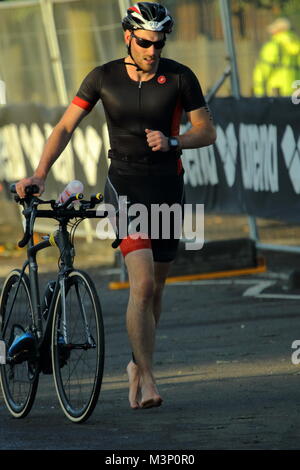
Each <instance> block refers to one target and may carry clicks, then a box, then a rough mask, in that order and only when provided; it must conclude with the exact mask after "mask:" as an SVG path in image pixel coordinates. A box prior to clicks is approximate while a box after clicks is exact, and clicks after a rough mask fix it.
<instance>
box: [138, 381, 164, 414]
mask: <svg viewBox="0 0 300 470" xmlns="http://www.w3.org/2000/svg"><path fill="white" fill-rule="evenodd" d="M141 391H142V399H141V401H140V407H141V408H153V407H155V406H160V405H161V404H162V402H163V400H162V398H161V396H160V395H159V393H158V390H157V388H156V385H155V384H154V383H149V384H147V385H146V384H144V385H143V386H141Z"/></svg>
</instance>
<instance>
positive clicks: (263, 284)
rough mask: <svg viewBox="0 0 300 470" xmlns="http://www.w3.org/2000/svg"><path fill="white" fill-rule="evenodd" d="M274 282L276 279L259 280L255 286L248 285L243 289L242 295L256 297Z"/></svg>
mask: <svg viewBox="0 0 300 470" xmlns="http://www.w3.org/2000/svg"><path fill="white" fill-rule="evenodd" d="M274 284H276V281H260V282H259V283H258V284H256V285H255V286H252V287H249V288H248V289H247V290H245V292H244V293H243V296H244V297H257V296H259V294H260V293H261V292H262V291H263V290H265V289H267V288H268V287H270V286H273V285H274Z"/></svg>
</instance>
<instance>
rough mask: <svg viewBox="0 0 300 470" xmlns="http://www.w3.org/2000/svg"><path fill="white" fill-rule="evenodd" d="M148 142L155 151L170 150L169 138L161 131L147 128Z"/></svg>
mask: <svg viewBox="0 0 300 470" xmlns="http://www.w3.org/2000/svg"><path fill="white" fill-rule="evenodd" d="M145 132H146V137H147V142H148V145H149V147H151V148H152V151H153V152H157V151H160V152H168V151H169V150H170V147H169V142H168V138H167V137H166V136H165V135H164V134H163V133H162V132H160V131H153V130H151V129H145Z"/></svg>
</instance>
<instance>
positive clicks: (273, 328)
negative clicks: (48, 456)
mask: <svg viewBox="0 0 300 470" xmlns="http://www.w3.org/2000/svg"><path fill="white" fill-rule="evenodd" d="M283 260H285V261H286V262H285V263H284V262H283V263H282V262H278V263H277V264H276V263H275V262H274V258H273V257H272V261H273V265H272V266H271V268H270V270H269V272H268V273H266V274H263V275H255V276H247V277H239V278H231V279H220V280H212V281H201V282H195V283H186V284H179V285H175V284H171V285H168V286H167V287H166V290H165V297H164V312H163V315H162V319H161V323H160V326H159V329H158V332H157V344H156V356H155V370H156V377H157V383H158V387H159V391H160V393H161V395H162V397H163V399H164V403H163V405H162V406H161V407H160V408H153V409H148V410H135V411H134V410H131V409H130V408H129V406H128V401H127V377H126V374H125V368H126V365H127V362H128V360H129V358H130V353H129V351H130V349H129V346H128V341H127V335H126V329H125V317H124V312H125V308H126V302H127V297H128V291H127V290H119V291H110V290H109V289H108V287H107V285H108V280H109V277H108V276H107V275H105V274H103V273H102V275H99V273H98V270H96V269H95V268H93V269H91V270H90V274H91V275H92V277H93V278H94V280H95V281H96V285H97V287H98V288H99V292H100V298H101V302H102V307H103V312H104V322H105V331H106V362H105V373H104V380H103V386H102V391H101V395H100V400H99V403H98V405H97V408H96V410H95V411H94V413H93V415H92V416H91V417H90V419H89V420H88V421H87V422H86V423H84V424H82V425H76V424H73V423H71V422H69V421H68V420H67V418H65V416H64V414H63V412H62V410H61V409H60V406H59V403H58V400H57V398H56V395H55V389H54V385H53V381H52V377H51V376H50V377H49V376H45V375H42V376H41V378H40V385H39V389H38V393H37V398H36V402H35V404H34V407H33V409H32V411H31V413H30V414H29V416H28V417H27V418H25V419H23V420H16V419H14V418H12V417H11V416H10V415H9V414H8V411H7V410H6V407H5V405H4V402H3V399H2V396H1V395H0V422H1V426H0V450H105V451H107V453H108V454H107V455H112V452H113V451H115V452H116V451H118V450H119V451H121V450H150V449H151V450H157V451H164V452H165V451H166V450H169V451H172V450H184V451H188V450H222V449H224V450H225V449H226V450H230V449H233V450H247V449H251V450H262V449H265V450H275V449H276V450H283V449H284V450H287V449H299V426H300V364H293V362H292V354H293V352H294V353H295V358H296V359H297V357H298V356H297V351H296V350H293V349H292V343H293V342H294V341H295V340H298V339H299V340H300V314H299V304H300V290H292V291H291V290H288V289H287V284H286V278H287V274H288V270H289V268H291V267H293V263H295V258H293V257H290V258H289V259H286V258H283ZM281 261H282V260H281ZM43 276H44V278H45V277H49V276H50V277H51V274H48V275H43ZM299 357H300V354H299Z"/></svg>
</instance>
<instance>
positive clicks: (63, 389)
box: [51, 270, 105, 423]
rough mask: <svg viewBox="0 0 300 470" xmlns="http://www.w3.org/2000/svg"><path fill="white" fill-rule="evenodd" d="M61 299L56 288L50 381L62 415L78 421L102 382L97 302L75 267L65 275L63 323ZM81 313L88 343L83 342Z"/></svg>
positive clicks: (88, 281)
mask: <svg viewBox="0 0 300 470" xmlns="http://www.w3.org/2000/svg"><path fill="white" fill-rule="evenodd" d="M61 299H62V295H61V289H60V290H59V291H58V294H57V298H56V299H55V305H54V311H53V323H52V338H51V351H52V368H53V376H54V383H55V388H56V392H57V395H58V399H59V402H60V405H61V407H62V409H63V411H64V413H65V415H66V416H67V417H68V418H69V419H70V420H71V421H73V422H75V423H81V422H83V421H85V420H86V419H88V418H89V416H90V415H91V413H92V412H93V410H94V408H95V406H96V404H97V401H98V398H99V394H100V389H101V384H102V377H103V368H104V352H105V348H104V326H103V319H102V312H101V305H100V301H99V298H98V295H97V292H96V289H95V286H94V284H93V282H92V280H91V279H90V277H89V276H88V275H87V274H86V273H85V272H83V271H79V270H74V271H72V272H71V273H70V274H69V275H68V278H67V279H66V284H65V311H66V322H65V324H64V322H63V308H62V300H61ZM84 314H85V315H86V321H87V324H88V329H89V332H90V334H91V336H90V338H92V341H91V342H92V343H93V346H92V347H91V346H89V345H88V342H87V328H86V322H85V320H84ZM64 332H66V335H67V343H66V341H65V337H64Z"/></svg>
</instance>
